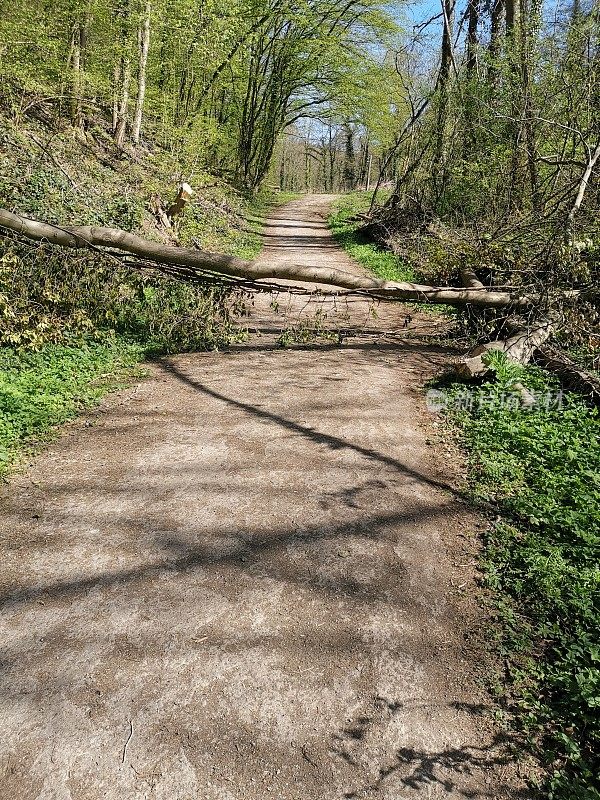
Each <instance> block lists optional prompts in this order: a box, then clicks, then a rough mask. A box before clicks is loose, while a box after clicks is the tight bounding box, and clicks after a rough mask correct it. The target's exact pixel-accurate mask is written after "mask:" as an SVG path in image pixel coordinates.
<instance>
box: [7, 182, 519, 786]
mask: <svg viewBox="0 0 600 800" xmlns="http://www.w3.org/2000/svg"><path fill="white" fill-rule="evenodd" d="M329 202H330V198H328V197H323V196H318V197H317V196H315V197H310V198H303V199H301V200H297V201H294V202H292V203H289V204H287V205H286V206H283V207H282V208H280V209H279V210H278V211H277V212H276V213H275V214H274V216H273V218H272V219H271V220H270V222H269V224H268V225H267V227H266V229H265V241H266V243H267V244H266V247H265V250H264V252H263V254H262V255H261V258H262V259H265V260H270V261H272V262H277V261H288V260H290V259H292V260H293V261H295V262H296V263H312V264H315V263H319V264H322V265H330V266H331V265H333V266H336V267H337V268H340V269H347V270H350V271H357V270H360V269H361V268H360V267H358V266H357V265H356V264H355V263H354V262H353V261H352V260H351V259H350V258H349V257H347V256H346V255H345V254H344V253H343V252H342V251H341V250H339V249H338V248H337V247H336V245H335V243H334V242H333V241H332V239H331V237H330V234H329V231H328V229H327V226H326V223H325V220H324V217H325V215H326V212H327V206H328V203H329ZM272 300H273V298H271V297H269V296H267V297H266V298H265V297H258V298H257V300H256V303H255V306H254V308H253V309H252V312H251V316H250V318H249V320H248V325H249V328H250V329H251V330H252V331H253V333H252V334H251V336H250V337H249V339H248V341H247V342H245V343H243V344H241V345H239V346H237V347H232V348H231V349H230V350H229V351H228V352H225V353H194V354H188V355H181V356H174V357H169V358H163V359H159V360H157V361H156V362H153V363H152V364H150V365H149V376H148V378H146V379H144V380H142V381H140V382H139V383H138V384H137V385H135V386H133V387H131V388H129V389H126V390H124V391H121V392H119V393H116V394H112V395H111V396H109V397H108V398H106V399H105V401H104V402H103V404H102V405H101V406H100V407H99V408H98V409H96V410H95V411H93V412H90V413H89V414H87V415H86V416H85V417H84V418H81V419H79V420H78V421H76V422H74V423H73V424H71V425H68V426H65V427H64V428H63V430H62V432H61V435H60V437H59V438H58V439H57V440H56V442H55V443H54V444H53V445H51V446H50V447H49V448H47V449H46V450H45V452H44V453H42V454H40V455H39V456H38V457H37V458H36V459H35V460H34V461H33V463H32V464H31V466H30V467H29V468H28V469H27V471H24V472H23V473H21V474H19V475H16V476H15V477H14V478H13V480H12V481H11V483H10V485H8V486H7V487H5V489H4V490H3V494H2V499H1V502H2V519H1V522H0V532H1V534H2V548H3V553H4V557H3V559H2V565H1V567H0V572H1V574H2V601H3V613H2V628H1V642H2V648H3V655H2V672H1V680H0V690H1V692H2V737H1V738H0V775H1V779H0V798H1V800H20V799H21V798H23V800H25V798H26V799H27V800H30V799H31V798H36V799H38V800H50V799H52V800H67V799H72V800H117V799H118V800H130V798H131V799H132V800H133V798H136V800H137V799H138V798H140V799H141V798H157V800H192V798H194V799H195V798H202V800H264V799H265V798H270V797H273V798H278V800H343V799H344V798H346V799H348V798H356V800H358V798H376V799H377V800H401V799H403V798H407V799H408V798H411V799H415V800H416V799H417V798H419V799H420V798H442V797H443V798H465V797H466V798H516V797H526V796H527V794H526V793H525V791H524V790H522V788H521V785H520V783H519V780H518V778H517V775H516V769H515V767H514V764H513V762H514V757H513V756H511V755H510V753H509V751H508V750H507V746H506V742H505V741H504V738H503V735H502V733H501V732H500V731H499V729H497V728H496V727H495V724H494V722H493V719H492V712H493V708H492V707H491V704H490V702H489V700H488V699H487V696H486V694H485V692H484V691H483V689H481V688H480V686H479V683H478V676H480V675H481V672H482V665H485V662H486V655H485V653H484V651H483V649H482V646H481V645H480V644H479V641H480V635H479V634H480V632H481V626H482V625H483V624H484V620H485V617H484V615H483V612H482V611H481V610H480V609H479V606H478V602H477V598H478V596H479V590H478V588H477V586H476V580H475V578H476V575H475V567H474V563H475V561H474V559H475V557H476V552H477V536H478V526H479V525H480V524H481V523H480V521H479V520H478V518H477V517H476V516H475V515H474V514H473V513H472V512H471V511H469V509H468V507H467V506H466V505H465V503H464V501H463V499H462V497H461V490H460V480H459V478H460V459H459V456H458V454H457V452H456V451H455V449H454V448H453V446H452V445H449V444H446V443H445V442H444V436H442V435H440V431H441V428H440V427H439V426H438V422H439V420H438V418H437V417H436V415H435V414H432V413H430V412H428V411H427V409H426V404H425V389H424V384H425V382H426V381H427V380H428V379H429V378H430V377H432V376H433V375H434V374H435V373H437V372H439V371H440V370H441V369H442V368H443V367H444V365H447V364H448V362H449V360H450V359H451V358H452V357H453V353H452V351H451V350H450V349H448V348H447V347H443V346H441V345H440V344H435V343H432V342H431V340H428V339H427V336H426V335H425V334H432V333H435V332H436V330H440V325H441V326H442V327H443V325H444V324H445V323H443V322H441V323H440V320H439V318H436V317H434V316H432V315H425V314H420V313H417V312H414V311H410V310H407V309H405V308H404V309H402V308H400V307H399V306H396V305H389V306H387V307H386V308H385V309H384V310H380V311H379V315H378V316H377V317H373V316H372V315H371V313H370V310H369V308H368V306H367V305H366V304H365V302H364V301H362V300H361V301H359V302H356V303H354V305H350V306H349V307H348V309H349V310H348V309H346V308H341V306H340V309H339V310H338V314H337V315H335V314H333V311H332V306H331V303H330V304H329V306H328V307H327V309H326V313H327V318H326V319H327V325H329V326H333V327H336V325H337V326H338V327H339V324H340V320H343V321H344V325H345V326H346V328H348V331H347V332H346V334H345V335H344V337H343V340H344V341H343V344H342V345H341V346H339V345H338V344H337V343H332V342H330V341H328V339H327V338H325V339H318V340H316V341H312V342H308V343H305V344H304V345H303V346H295V347H291V348H286V349H284V348H281V347H278V346H277V338H278V336H279V333H280V331H281V329H282V326H285V325H286V324H287V325H289V324H290V320H292V321H293V322H294V324H298V321H299V320H301V319H302V320H309V321H310V319H312V317H311V314H312V312H313V311H314V307H315V306H316V307H318V308H319V307H320V308H322V307H323V306H322V304H321V301H320V300H318V299H317V300H315V301H313V304H312V306H310V307H309V308H308V309H307V308H306V307H305V305H306V301H305V299H302V298H297V297H296V298H293V299H292V300H291V301H290V302H289V304H288V299H287V297H286V296H285V295H284V294H282V295H280V296H279V298H278V299H277V302H278V303H279V307H278V308H277V306H276V305H274V304H272V303H271V301H272ZM283 304H285V305H286V309H287V313H286V314H285V315H284V314H283V313H282V308H283ZM288 305H289V308H288V307H287V306H288ZM346 312H348V313H347V315H346ZM409 315H410V316H411V317H412V320H410V321H408V323H407V324H408V327H406V328H405V327H403V325H404V322H405V319H407V318H408V316H409ZM336 320H337V322H336ZM359 323H360V324H359ZM353 326H354V328H356V330H355V331H354V332H353V333H352V332H351V331H350V329H351V328H352V327H353ZM390 331H393V332H390ZM457 465H459V466H457Z"/></svg>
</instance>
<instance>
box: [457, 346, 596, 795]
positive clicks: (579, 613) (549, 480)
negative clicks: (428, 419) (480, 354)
mask: <svg viewBox="0 0 600 800" xmlns="http://www.w3.org/2000/svg"><path fill="white" fill-rule="evenodd" d="M494 358H495V362H494V364H493V366H494V368H495V369H496V373H497V374H496V377H497V380H496V381H493V382H489V383H485V384H484V385H483V386H481V387H479V388H475V389H472V390H468V395H465V388H464V387H463V386H458V385H457V386H455V387H454V388H453V389H451V390H450V395H451V397H452V396H453V397H454V398H455V400H456V398H457V396H461V394H462V396H463V398H464V397H465V396H468V397H469V400H470V402H472V405H473V407H472V408H471V409H470V410H465V409H463V410H457V409H456V408H455V409H454V411H452V412H451V413H452V416H453V418H454V419H455V420H456V421H457V422H458V423H459V425H460V427H461V429H462V437H463V440H464V443H465V445H466V447H467V450H468V452H469V454H470V480H471V489H472V493H473V497H474V499H475V501H477V502H479V503H482V504H484V505H485V506H486V507H488V508H489V507H490V504H491V507H492V508H493V509H494V514H497V513H499V516H498V517H497V519H496V521H495V522H494V524H493V525H492V526H491V527H490V529H489V530H488V532H487V535H486V538H485V542H484V552H483V568H484V574H485V580H486V583H487V585H488V587H489V588H490V589H491V590H492V592H493V597H494V598H495V600H494V602H495V607H496V612H497V619H498V628H497V631H496V636H497V641H496V646H497V647H498V649H499V651H500V653H501V655H502V656H503V659H505V660H506V663H508V664H509V668H510V669H509V671H510V681H509V686H507V687H505V690H506V691H507V692H509V693H510V695H512V697H513V698H515V703H514V706H513V709H512V710H513V711H514V712H515V719H516V723H517V724H518V725H519V726H520V727H521V728H522V730H523V731H524V733H525V735H526V737H527V738H528V739H529V743H530V745H531V747H532V749H533V751H534V752H535V753H536V754H537V756H538V757H539V759H540V760H541V762H542V763H543V765H544V766H545V768H546V770H547V780H546V782H545V784H544V787H543V796H545V797H548V798H552V800H559V799H560V800H598V798H600V417H599V415H598V412H597V410H592V409H590V408H589V407H587V406H586V405H585V404H584V403H583V402H582V401H581V400H580V399H579V398H578V397H577V396H576V395H565V397H564V399H563V406H562V408H552V407H550V408H545V407H544V406H543V405H542V406H538V407H536V408H534V409H532V410H525V409H523V408H521V407H520V406H519V405H518V404H517V403H515V402H514V400H515V396H514V394H513V393H511V386H512V385H513V384H514V383H515V381H517V380H518V381H520V382H521V383H523V384H524V385H526V386H527V387H528V388H530V389H532V390H534V391H538V392H542V393H544V392H547V391H550V392H553V393H555V392H556V391H557V388H556V386H555V385H553V384H552V383H551V382H550V380H549V378H548V376H547V375H546V374H545V373H543V372H541V371H539V370H537V369H534V368H528V369H522V368H519V367H515V366H513V365H509V364H507V363H506V361H504V360H503V359H502V358H501V357H496V356H494ZM506 398H512V400H513V402H512V404H509V405H507V404H506V402H504V403H503V402H501V401H502V400H506Z"/></svg>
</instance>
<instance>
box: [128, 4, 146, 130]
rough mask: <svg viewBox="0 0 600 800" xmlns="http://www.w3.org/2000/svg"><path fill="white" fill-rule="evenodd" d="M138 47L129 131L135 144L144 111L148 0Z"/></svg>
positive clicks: (139, 32) (139, 33) (140, 128)
mask: <svg viewBox="0 0 600 800" xmlns="http://www.w3.org/2000/svg"><path fill="white" fill-rule="evenodd" d="M138 47H139V66H138V90H137V97H136V101H135V114H134V116H133V128H132V132H131V138H132V140H133V143H134V144H135V145H137V144H139V142H140V133H141V130H142V115H143V112H144V98H145V96H146V65H147V63H148V49H149V47H150V0H146V6H145V9H144V17H143V19H142V22H141V25H140V29H139V31H138Z"/></svg>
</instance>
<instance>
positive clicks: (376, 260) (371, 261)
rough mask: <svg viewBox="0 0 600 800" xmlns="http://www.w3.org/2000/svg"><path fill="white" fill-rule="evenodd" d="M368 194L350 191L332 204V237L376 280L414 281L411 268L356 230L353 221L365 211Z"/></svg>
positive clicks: (355, 222)
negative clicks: (374, 276) (333, 205)
mask: <svg viewBox="0 0 600 800" xmlns="http://www.w3.org/2000/svg"><path fill="white" fill-rule="evenodd" d="M370 200H371V192H352V193H350V194H346V195H343V196H342V197H341V198H340V199H339V200H338V201H337V203H336V205H335V208H334V211H333V213H332V214H331V216H330V217H329V227H330V228H331V231H332V233H333V237H334V239H335V240H336V242H338V244H339V245H341V247H343V248H344V250H346V252H347V253H348V254H349V255H351V256H352V258H355V259H356V260H357V261H358V263H359V264H361V265H362V266H363V267H365V268H366V269H368V270H369V271H370V272H372V273H373V274H374V275H377V277H378V278H382V279H383V280H388V281H414V280H415V274H414V271H413V269H412V267H411V266H410V265H408V264H406V263H404V262H403V261H402V259H401V258H399V257H398V256H395V255H394V254H393V253H390V252H389V251H386V250H384V249H383V248H381V247H378V246H377V245H376V244H373V243H372V242H369V240H368V239H366V238H365V237H364V236H363V235H362V234H361V233H360V231H359V227H360V223H359V222H357V221H356V220H354V219H353V218H354V217H355V216H356V215H357V214H363V213H365V212H366V211H367V210H368V208H369V203H370Z"/></svg>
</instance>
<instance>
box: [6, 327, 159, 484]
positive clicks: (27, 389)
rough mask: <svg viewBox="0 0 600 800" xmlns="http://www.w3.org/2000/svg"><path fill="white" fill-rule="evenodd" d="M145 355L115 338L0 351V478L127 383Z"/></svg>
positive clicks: (142, 351)
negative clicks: (59, 427)
mask: <svg viewBox="0 0 600 800" xmlns="http://www.w3.org/2000/svg"><path fill="white" fill-rule="evenodd" d="M145 352H146V351H145V349H144V348H143V347H142V346H141V345H139V344H135V343H133V342H129V341H127V340H125V339H121V338H117V337H113V338H108V337H107V338H106V339H105V340H103V341H94V340H87V341H80V342H77V343H73V345H54V344H48V345H45V346H44V347H42V348H41V349H40V350H38V351H35V352H25V351H17V350H13V349H11V348H2V349H0V476H1V475H4V474H6V472H7V471H8V469H9V468H10V467H11V466H12V465H13V464H15V462H16V461H17V460H18V457H19V455H20V454H22V453H23V452H24V451H26V450H27V449H29V448H31V447H32V446H34V445H36V444H39V443H40V442H43V441H46V440H47V439H48V438H51V436H52V434H53V432H54V430H55V426H57V425H60V424H61V423H63V422H66V421H67V420H69V419H72V418H73V417H75V416H77V414H78V413H79V412H80V411H81V410H82V409H84V408H87V407H89V406H91V405H94V404H95V403H97V402H98V401H99V400H100V398H101V397H103V395H105V394H106V392H107V391H109V390H110V389H114V388H116V387H117V386H118V385H123V383H124V382H125V383H126V382H127V380H128V379H131V377H132V376H134V375H135V374H136V372H137V371H136V370H135V366H134V365H135V364H136V363H137V362H138V361H140V359H142V358H143V357H144V355H145ZM137 374H139V373H137Z"/></svg>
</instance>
